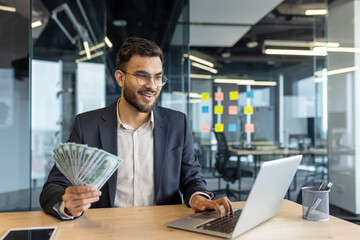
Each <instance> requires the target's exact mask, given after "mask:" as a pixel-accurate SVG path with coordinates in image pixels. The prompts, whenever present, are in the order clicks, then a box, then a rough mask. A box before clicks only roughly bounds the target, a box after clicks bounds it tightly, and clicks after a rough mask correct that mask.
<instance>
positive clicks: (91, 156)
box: [54, 143, 122, 190]
mask: <svg viewBox="0 0 360 240" xmlns="http://www.w3.org/2000/svg"><path fill="white" fill-rule="evenodd" d="M54 158H55V161H56V167H57V168H58V169H59V170H60V172H61V173H62V174H64V176H65V177H66V178H67V179H68V180H69V181H70V182H71V183H72V184H73V185H74V186H84V185H85V186H94V187H95V188H96V189H97V190H100V189H101V187H102V186H104V184H105V183H106V182H107V180H109V178H110V177H111V175H112V174H113V173H114V172H115V171H116V170H117V169H118V167H119V165H120V164H121V163H122V160H121V159H120V158H119V157H117V156H115V155H112V154H110V153H108V152H105V151H104V150H101V149H98V148H94V147H89V146H87V145H84V144H77V143H64V144H59V145H58V146H57V147H56V148H55V149H54Z"/></svg>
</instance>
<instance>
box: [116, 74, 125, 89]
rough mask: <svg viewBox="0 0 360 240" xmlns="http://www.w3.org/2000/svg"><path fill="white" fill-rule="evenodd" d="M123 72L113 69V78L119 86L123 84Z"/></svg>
mask: <svg viewBox="0 0 360 240" xmlns="http://www.w3.org/2000/svg"><path fill="white" fill-rule="evenodd" d="M123 76H124V75H123V74H122V72H121V71H120V70H116V71H115V79H116V82H117V83H118V84H119V86H120V87H123V85H124V79H123Z"/></svg>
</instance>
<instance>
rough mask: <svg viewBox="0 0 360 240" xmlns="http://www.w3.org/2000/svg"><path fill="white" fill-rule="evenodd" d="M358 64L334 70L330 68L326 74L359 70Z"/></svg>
mask: <svg viewBox="0 0 360 240" xmlns="http://www.w3.org/2000/svg"><path fill="white" fill-rule="evenodd" d="M359 69H360V68H359V66H353V67H347V68H340V69H336V70H331V71H328V72H327V75H328V76H331V75H335V74H340V73H347V72H353V71H357V70H359Z"/></svg>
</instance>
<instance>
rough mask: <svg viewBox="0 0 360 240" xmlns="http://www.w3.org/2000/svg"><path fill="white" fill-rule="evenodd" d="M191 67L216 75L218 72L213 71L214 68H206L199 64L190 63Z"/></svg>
mask: <svg viewBox="0 0 360 240" xmlns="http://www.w3.org/2000/svg"><path fill="white" fill-rule="evenodd" d="M191 66H194V67H197V68H201V69H203V70H206V71H209V72H212V73H214V74H217V73H218V70H216V69H214V68H211V67H207V66H204V65H201V64H199V63H195V62H192V63H191Z"/></svg>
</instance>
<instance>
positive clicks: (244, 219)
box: [166, 155, 302, 238]
mask: <svg viewBox="0 0 360 240" xmlns="http://www.w3.org/2000/svg"><path fill="white" fill-rule="evenodd" d="M301 159H302V156H301V155H298V156H294V157H288V158H282V159H278V160H273V161H267V162H264V163H263V164H262V166H261V168H260V171H259V173H258V175H257V177H256V180H255V182H254V185H253V187H252V189H251V192H250V194H249V197H248V199H247V201H246V204H245V207H244V208H243V209H242V210H240V209H236V210H235V211H234V214H233V215H230V216H227V217H223V218H219V219H218V218H217V213H216V212H215V211H205V212H201V213H196V214H193V215H191V216H188V217H184V218H180V219H178V220H175V221H173V222H169V223H167V224H166V226H167V227H171V228H178V229H182V230H188V231H193V232H199V233H203V234H208V235H212V236H217V237H223V238H234V237H237V236H239V235H240V234H242V233H244V232H246V231H248V230H250V229H251V228H253V227H255V226H257V225H259V224H260V223H262V222H264V221H266V220H268V219H269V218H272V217H273V216H275V214H276V213H277V211H278V210H279V208H280V204H281V202H282V200H283V199H284V196H285V194H286V191H287V190H288V188H289V186H290V184H291V181H292V179H293V177H294V175H295V173H296V170H297V168H298V166H299V164H300V162H301Z"/></svg>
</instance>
